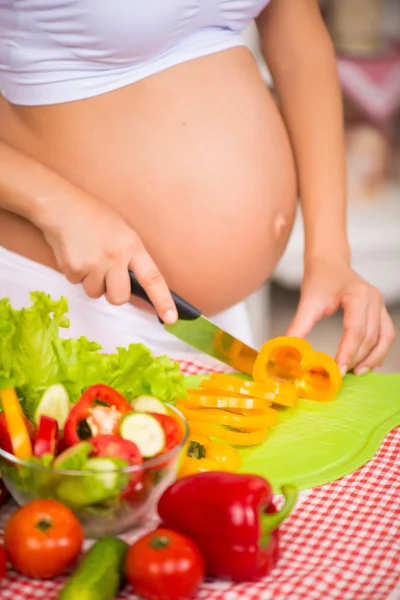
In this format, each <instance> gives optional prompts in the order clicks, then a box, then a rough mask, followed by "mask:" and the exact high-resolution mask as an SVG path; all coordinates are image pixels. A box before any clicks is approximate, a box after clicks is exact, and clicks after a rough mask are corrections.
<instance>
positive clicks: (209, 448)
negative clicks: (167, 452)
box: [178, 434, 242, 479]
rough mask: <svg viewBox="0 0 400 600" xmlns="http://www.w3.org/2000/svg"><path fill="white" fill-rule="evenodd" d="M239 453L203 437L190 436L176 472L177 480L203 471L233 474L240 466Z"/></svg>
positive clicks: (234, 449)
mask: <svg viewBox="0 0 400 600" xmlns="http://www.w3.org/2000/svg"><path fill="white" fill-rule="evenodd" d="M241 462H242V460H241V457H240V454H239V452H238V451H237V450H236V448H234V447H233V446H229V445H228V444H224V443H223V442H213V441H212V440H211V439H210V438H209V437H206V436H204V435H196V434H194V435H191V436H190V437H189V443H188V448H187V456H185V457H184V459H183V461H182V464H181V467H180V469H179V472H178V479H180V478H181V477H186V476H187V475H192V474H194V473H202V472H205V471H228V472H235V471H237V469H238V468H239V467H240V465H241Z"/></svg>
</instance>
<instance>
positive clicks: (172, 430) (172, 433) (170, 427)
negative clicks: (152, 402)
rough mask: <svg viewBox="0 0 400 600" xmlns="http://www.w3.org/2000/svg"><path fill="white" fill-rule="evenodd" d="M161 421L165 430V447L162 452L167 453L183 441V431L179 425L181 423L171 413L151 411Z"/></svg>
mask: <svg viewBox="0 0 400 600" xmlns="http://www.w3.org/2000/svg"><path fill="white" fill-rule="evenodd" d="M149 414H151V415H152V416H153V417H154V418H155V419H157V421H158V422H159V423H160V425H161V426H162V428H163V429H164V432H165V438H166V439H165V448H164V450H163V452H162V454H166V453H167V452H169V451H170V450H172V449H173V448H175V446H177V445H178V444H180V443H181V441H182V439H183V433H182V430H181V428H180V426H179V423H178V422H177V421H176V419H174V418H173V417H170V416H169V415H162V414H160V413H149Z"/></svg>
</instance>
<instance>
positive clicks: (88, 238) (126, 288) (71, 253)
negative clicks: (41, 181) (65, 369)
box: [40, 190, 178, 324]
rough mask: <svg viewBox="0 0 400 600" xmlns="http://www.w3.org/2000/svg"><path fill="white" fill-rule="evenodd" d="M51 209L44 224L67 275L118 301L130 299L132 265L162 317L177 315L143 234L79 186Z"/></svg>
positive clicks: (168, 318) (88, 290) (95, 295)
mask: <svg viewBox="0 0 400 600" xmlns="http://www.w3.org/2000/svg"><path fill="white" fill-rule="evenodd" d="M47 209H48V210H46V214H45V216H44V218H43V222H42V223H40V228H41V229H42V231H43V233H44V236H45V238H46V240H47V242H48V243H49V244H50V246H51V248H52V250H53V252H54V255H55V258H56V260H57V264H58V266H59V268H60V269H61V270H62V272H63V273H64V274H65V276H66V278H67V279H68V281H70V282H71V283H75V284H77V283H82V285H83V287H84V289H85V291H86V293H87V295H88V296H89V297H90V298H99V297H100V296H103V295H105V296H106V298H107V300H108V301H109V302H110V303H111V304H117V305H119V304H124V303H126V302H128V301H129V299H130V296H131V287H130V280H129V275H128V270H131V271H133V272H134V273H135V276H136V278H137V280H138V281H139V283H140V284H141V285H142V287H143V288H144V289H145V290H146V292H147V294H148V296H149V298H150V300H151V301H152V303H153V305H154V308H155V309H156V311H157V313H158V315H159V317H160V318H161V319H162V321H164V322H165V323H169V324H172V323H174V322H175V321H176V320H177V318H178V315H177V310H176V306H175V304H174V301H173V299H172V296H171V293H170V291H169V289H168V286H167V284H166V282H165V280H164V278H163V276H162V275H161V273H160V271H159V270H158V268H157V266H156V264H155V263H154V261H153V259H152V258H151V256H150V255H149V253H148V252H147V250H146V248H145V247H144V245H143V243H142V241H141V239H140V238H139V236H138V235H137V234H136V233H135V232H134V231H133V230H132V229H131V227H129V225H128V224H127V223H126V222H125V221H124V220H123V219H122V218H121V217H120V216H119V215H118V214H117V213H115V212H114V211H113V210H112V209H111V208H109V207H108V206H107V205H105V204H104V203H102V202H100V201H99V200H96V199H95V198H93V197H91V196H89V195H87V194H85V193H83V192H81V191H78V190H74V193H72V194H71V196H69V198H68V202H63V203H54V204H52V205H51V206H48V207H47Z"/></svg>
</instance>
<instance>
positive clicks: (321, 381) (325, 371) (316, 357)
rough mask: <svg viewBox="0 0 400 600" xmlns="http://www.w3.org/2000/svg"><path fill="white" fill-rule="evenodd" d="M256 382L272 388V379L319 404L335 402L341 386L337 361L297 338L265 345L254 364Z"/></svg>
mask: <svg viewBox="0 0 400 600" xmlns="http://www.w3.org/2000/svg"><path fill="white" fill-rule="evenodd" d="M253 379H254V381H256V382H257V383H260V384H269V382H270V381H271V379H272V380H275V381H278V382H280V381H284V382H290V383H292V384H294V385H295V386H296V388H297V390H298V394H299V395H300V396H302V397H303V398H308V399H309V400H319V401H328V400H333V398H334V397H335V396H336V394H337V392H338V391H339V389H340V387H341V384H342V377H341V375H340V371H339V367H338V365H337V364H336V361H335V360H334V359H333V358H331V357H330V356H329V355H328V354H325V353H323V352H315V351H314V350H313V348H312V346H311V344H309V343H308V342H306V341H305V340H303V339H300V338H295V337H278V338H275V339H272V340H269V341H268V342H266V343H265V344H264V346H263V347H262V348H261V350H260V352H259V354H258V356H257V359H256V362H255V363H254V368H253Z"/></svg>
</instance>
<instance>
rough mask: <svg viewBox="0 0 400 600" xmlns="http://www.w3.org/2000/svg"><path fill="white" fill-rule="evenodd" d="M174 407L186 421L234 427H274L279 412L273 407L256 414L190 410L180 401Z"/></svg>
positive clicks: (211, 409)
mask: <svg viewBox="0 0 400 600" xmlns="http://www.w3.org/2000/svg"><path fill="white" fill-rule="evenodd" d="M176 408H177V409H178V410H180V411H181V413H182V414H183V415H185V417H186V419H187V420H188V421H198V422H200V423H211V424H215V425H225V426H228V427H233V428H234V429H261V428H262V427H274V425H277V424H278V419H279V413H278V412H277V411H276V410H274V409H273V408H266V409H265V411H264V412H262V413H261V414H256V415H254V416H253V415H251V416H247V415H238V414H235V413H232V412H229V411H227V410H221V409H218V408H200V409H197V410H192V409H191V408H187V406H186V405H185V404H184V403H183V402H180V403H178V404H177V405H176Z"/></svg>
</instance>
